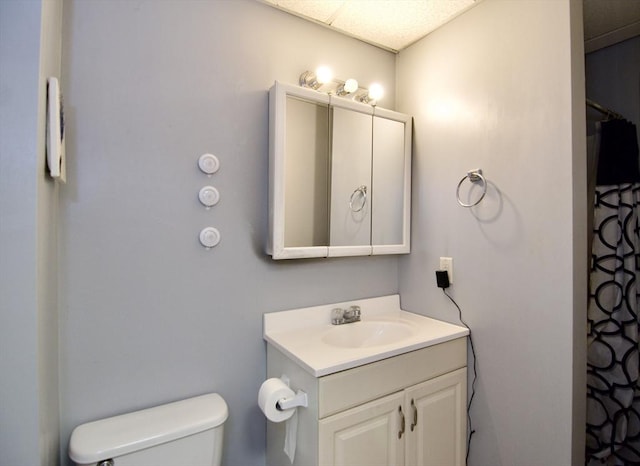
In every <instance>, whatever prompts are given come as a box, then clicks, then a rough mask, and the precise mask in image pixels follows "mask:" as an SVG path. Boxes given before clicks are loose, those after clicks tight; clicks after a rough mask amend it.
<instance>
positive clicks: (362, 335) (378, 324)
mask: <svg viewBox="0 0 640 466" xmlns="http://www.w3.org/2000/svg"><path fill="white" fill-rule="evenodd" d="M412 334H413V331H412V330H411V326H409V325H408V324H406V323H404V322H391V321H363V322H354V323H352V324H343V325H336V326H334V327H333V328H331V329H330V330H328V331H327V332H326V333H325V334H324V335H323V336H322V341H323V342H324V343H326V344H328V345H333V346H339V347H341V348H366V347H370V346H380V345H389V344H391V343H395V342H397V341H400V340H403V339H405V338H408V337H410V336H411V335H412Z"/></svg>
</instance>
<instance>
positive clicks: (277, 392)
mask: <svg viewBox="0 0 640 466" xmlns="http://www.w3.org/2000/svg"><path fill="white" fill-rule="evenodd" d="M293 396H295V393H294V391H293V390H291V389H290V388H289V387H288V386H287V385H286V384H285V383H284V382H283V381H282V380H280V379H276V378H272V379H267V380H265V381H264V382H263V383H262V385H261V386H260V391H259V392H258V405H259V406H260V409H261V410H262V412H263V413H264V415H265V416H266V417H267V419H269V420H270V421H271V422H283V421H286V420H287V419H289V418H290V417H291V416H293V413H295V412H296V409H295V408H291V409H286V410H284V411H280V410H279V409H278V407H277V406H276V405H277V403H278V400H281V399H283V398H291V397H293Z"/></svg>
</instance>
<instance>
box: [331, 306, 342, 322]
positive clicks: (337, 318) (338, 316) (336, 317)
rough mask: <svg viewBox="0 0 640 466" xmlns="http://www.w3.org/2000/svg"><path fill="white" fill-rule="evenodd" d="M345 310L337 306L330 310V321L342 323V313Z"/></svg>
mask: <svg viewBox="0 0 640 466" xmlns="http://www.w3.org/2000/svg"><path fill="white" fill-rule="evenodd" d="M345 313H346V311H345V310H344V309H341V308H339V307H336V308H334V309H332V310H331V323H332V324H333V325H340V324H343V323H344V315H345Z"/></svg>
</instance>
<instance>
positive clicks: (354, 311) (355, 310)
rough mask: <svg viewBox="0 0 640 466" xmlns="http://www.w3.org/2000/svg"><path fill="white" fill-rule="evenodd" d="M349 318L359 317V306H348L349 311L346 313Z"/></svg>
mask: <svg viewBox="0 0 640 466" xmlns="http://www.w3.org/2000/svg"><path fill="white" fill-rule="evenodd" d="M346 313H347V314H348V315H349V316H350V317H360V314H361V311H360V306H349V310H348V311H347V312H346Z"/></svg>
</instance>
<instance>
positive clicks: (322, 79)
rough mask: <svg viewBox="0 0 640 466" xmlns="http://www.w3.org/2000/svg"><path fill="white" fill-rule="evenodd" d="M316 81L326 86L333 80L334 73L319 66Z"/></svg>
mask: <svg viewBox="0 0 640 466" xmlns="http://www.w3.org/2000/svg"><path fill="white" fill-rule="evenodd" d="M316 79H317V81H318V83H320V84H326V83H328V82H329V81H331V80H332V79H333V73H332V72H331V70H330V69H329V67H327V66H319V67H318V68H317V69H316Z"/></svg>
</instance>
